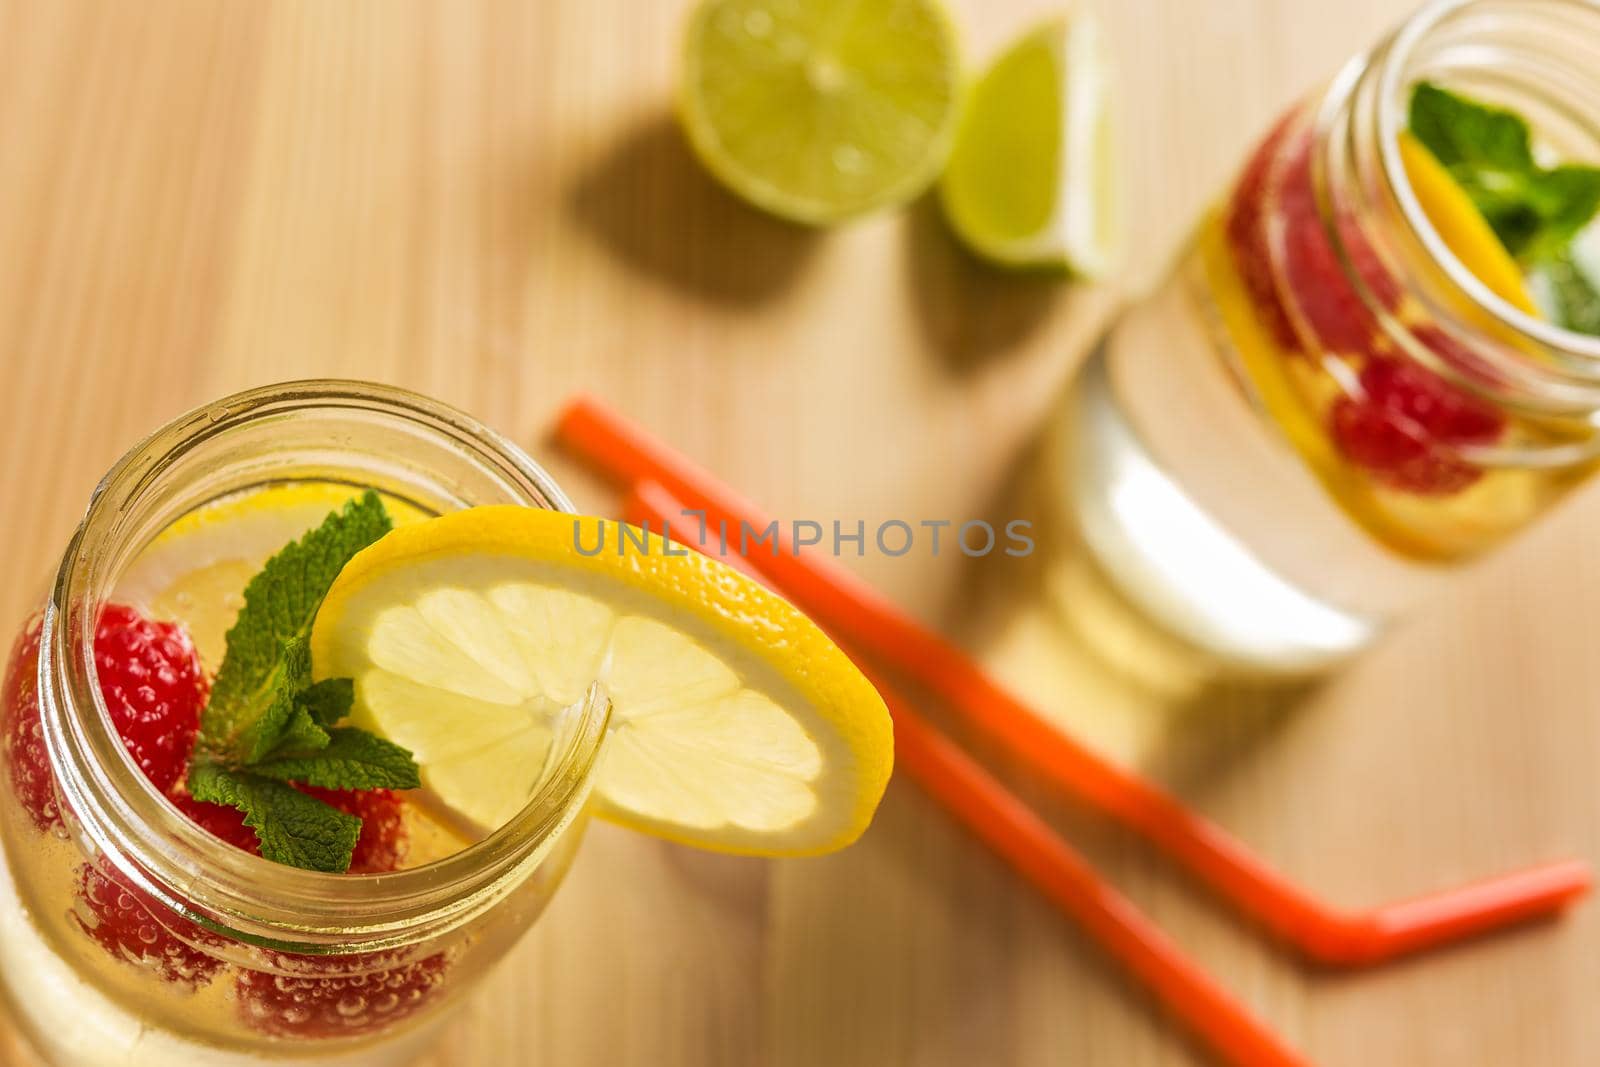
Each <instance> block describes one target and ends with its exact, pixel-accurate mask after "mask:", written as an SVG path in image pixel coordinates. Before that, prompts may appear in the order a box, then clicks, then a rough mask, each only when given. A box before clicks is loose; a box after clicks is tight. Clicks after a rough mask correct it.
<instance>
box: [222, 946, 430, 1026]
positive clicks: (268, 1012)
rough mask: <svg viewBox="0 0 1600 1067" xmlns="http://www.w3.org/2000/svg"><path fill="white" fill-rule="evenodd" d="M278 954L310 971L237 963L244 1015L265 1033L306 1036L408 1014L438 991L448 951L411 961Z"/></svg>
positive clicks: (384, 956) (237, 990)
mask: <svg viewBox="0 0 1600 1067" xmlns="http://www.w3.org/2000/svg"><path fill="white" fill-rule="evenodd" d="M281 958H282V959H283V960H284V962H285V963H286V965H287V964H293V965H295V966H296V967H297V969H304V972H305V973H302V974H273V973H269V972H267V971H240V972H239V978H238V983H237V985H236V986H235V995H236V996H237V997H238V1000H239V1015H240V1017H241V1018H242V1019H243V1020H244V1021H245V1023H246V1024H247V1025H248V1026H250V1027H251V1028H253V1029H255V1030H258V1031H260V1032H261V1033H264V1034H271V1035H273V1036H274V1037H290V1038H308V1039H320V1038H333V1037H356V1036H360V1035H366V1034H372V1033H376V1032H378V1031H380V1030H384V1029H387V1028H388V1027H390V1026H393V1025H394V1024H395V1023H398V1022H400V1021H401V1020H403V1019H406V1018H409V1017H410V1016H412V1015H414V1014H416V1013H417V1012H418V1011H419V1010H420V1009H422V1008H423V1007H425V1006H426V1005H427V1004H428V1003H429V1002H430V1001H431V1000H432V999H433V997H434V995H435V994H437V993H438V991H439V990H440V988H441V985H442V982H443V979H444V973H445V969H446V966H447V963H448V961H447V960H446V958H445V956H444V954H443V953H440V954H438V955H434V956H428V957H426V958H424V959H420V960H415V961H413V962H411V963H402V962H400V961H399V958H398V957H396V956H394V955H393V954H378V953H374V954H371V955H367V956H361V957H354V958H352V959H350V960H348V961H344V960H337V959H330V958H329V957H304V956H283V957H281ZM335 968H337V970H335ZM357 969H360V970H357ZM353 971H354V972H356V973H351V972H353Z"/></svg>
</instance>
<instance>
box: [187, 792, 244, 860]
mask: <svg viewBox="0 0 1600 1067" xmlns="http://www.w3.org/2000/svg"><path fill="white" fill-rule="evenodd" d="M172 802H173V803H174V804H176V805H177V806H178V810H179V811H181V812H183V813H184V814H185V815H187V816H188V817H189V821H190V822H192V823H194V824H195V825H196V826H198V827H200V828H201V829H202V830H204V831H206V832H207V833H209V834H210V835H211V836H212V837H216V838H220V839H221V840H223V841H226V842H227V843H228V844H230V845H232V846H233V847H235V848H242V849H244V850H245V851H246V852H249V853H251V854H252V855H257V856H259V855H260V854H261V842H260V841H259V840H258V839H257V838H256V832H255V831H254V830H252V829H251V828H250V827H248V826H246V825H245V824H244V812H242V811H240V810H239V809H238V808H231V807H229V806H228V805H226V804H208V803H206V802H205V801H203V800H196V799H194V798H193V797H191V796H188V795H179V796H175V797H173V798H172Z"/></svg>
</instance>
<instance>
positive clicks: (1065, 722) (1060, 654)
mask: <svg viewBox="0 0 1600 1067" xmlns="http://www.w3.org/2000/svg"><path fill="white" fill-rule="evenodd" d="M1053 448H1054V442H1053V440H1052V439H1051V438H1050V435H1049V434H1048V433H1046V434H1044V435H1042V436H1041V438H1040V440H1038V441H1036V442H1035V443H1034V445H1033V446H1032V447H1031V448H1030V449H1029V450H1028V453H1027V454H1026V455H1025V456H1024V457H1023V458H1022V460H1021V461H1020V462H1019V463H1018V465H1017V468H1016V470H1015V471H1014V473H1013V475H1012V477H1011V479H1010V480H1009V484H1007V485H1005V486H1003V487H1002V489H1001V491H1000V492H999V493H998V494H997V499H996V501H995V502H994V504H993V506H992V507H991V508H990V512H991V514H990V516H989V519H990V522H991V523H993V524H995V525H996V528H999V527H1000V526H1001V525H1003V524H1004V523H1005V522H1007V521H1009V520H1010V519H1013V518H1018V517H1020V518H1025V519H1029V520H1031V521H1032V522H1033V535H1034V538H1035V540H1036V542H1037V548H1036V550H1035V551H1034V552H1033V554H1032V555H1030V556H1028V557H1026V558H1022V559H1005V560H1003V561H1002V560H1000V559H997V558H996V557H995V556H993V555H991V556H986V557H982V558H978V559H971V560H967V561H966V562H967V563H968V564H969V566H968V569H967V573H966V574H965V575H964V578H963V586H962V592H961V602H962V605H963V611H962V613H961V617H962V619H963V625H964V628H965V630H966V631H967V632H966V633H965V635H964V636H966V638H967V639H968V640H969V641H973V642H982V643H983V648H982V651H983V653H984V655H985V657H986V658H987V659H988V660H989V661H990V662H991V663H992V664H993V666H994V667H995V669H996V671H997V672H998V673H999V674H1000V675H1001V677H1002V679H1003V680H1004V681H1006V682H1007V683H1008V684H1010V685H1011V686H1012V688H1013V689H1015V690H1016V691H1017V692H1018V693H1019V694H1021V695H1022V696H1023V697H1024V698H1025V699H1028V700H1030V701H1031V702H1032V703H1033V705H1034V706H1035V707H1036V708H1037V709H1038V710H1039V711H1040V712H1041V714H1043V715H1044V716H1045V717H1047V718H1048V719H1050V720H1051V721H1052V722H1053V723H1054V724H1055V725H1057V726H1059V727H1060V728H1061V729H1063V730H1064V731H1066V732H1068V733H1070V734H1071V735H1073V736H1074V737H1075V738H1077V739H1078V740H1080V741H1083V742H1084V743H1086V744H1088V745H1089V746H1090V747H1092V748H1095V749H1096V750H1098V751H1100V752H1102V753H1105V754H1107V755H1109V756H1111V757H1112V758H1114V759H1116V760H1118V761H1120V762H1123V763H1126V764H1129V765H1132V766H1136V767H1139V768H1140V769H1141V770H1143V771H1144V772H1146V773H1147V774H1149V775H1151V776H1152V777H1154V778H1157V779H1159V780H1161V781H1163V782H1165V783H1166V784H1167V786H1168V787H1169V788H1172V789H1174V790H1175V791H1177V792H1178V793H1180V794H1182V795H1187V796H1189V797H1190V798H1191V799H1194V798H1196V797H1197V796H1198V794H1200V793H1202V792H1203V791H1204V789H1205V787H1206V785H1207V783H1208V782H1209V781H1211V780H1213V779H1215V778H1217V777H1218V776H1223V775H1226V774H1228V773H1230V771H1231V770H1232V769H1234V768H1236V767H1238V766H1239V765H1240V764H1242V763H1244V762H1245V761H1248V760H1250V759H1252V758H1255V757H1256V756H1257V755H1259V752H1260V750H1262V749H1264V748H1265V747H1266V746H1267V745H1268V744H1269V743H1270V740H1271V739H1272V737H1273V736H1274V735H1275V734H1276V733H1277V732H1278V730H1279V728H1280V727H1282V726H1283V725H1284V724H1285V723H1286V722H1288V721H1289V720H1290V719H1291V718H1292V717H1293V713H1294V710H1295V709H1296V708H1298V707H1300V706H1302V705H1303V704H1304V703H1305V702H1306V700H1307V698H1308V697H1309V696H1310V695H1311V694H1312V693H1313V692H1314V691H1315V689H1316V684H1315V683H1314V682H1307V681H1298V680H1291V681H1252V680H1242V679H1240V678H1238V677H1236V676H1230V675H1229V674H1227V673H1226V672H1224V671H1222V670H1219V668H1218V666H1217V664H1216V663H1215V662H1214V661H1212V660H1210V659H1209V658H1208V657H1206V656H1205V655H1204V654H1203V653H1201V652H1200V651H1198V650H1197V649H1194V648H1192V647H1190V646H1187V645H1185V644H1183V643H1182V642H1180V641H1178V640H1177V639H1175V638H1173V637H1172V636H1171V635H1169V634H1168V633H1166V632H1165V631H1164V630H1162V629H1159V628H1158V627H1157V626H1155V625H1154V624H1152V623H1151V622H1150V621H1149V619H1148V618H1147V617H1146V616H1145V615H1144V614H1143V613H1142V612H1140V611H1139V610H1138V609H1137V608H1135V607H1134V606H1133V605H1132V604H1131V603H1130V602H1128V601H1127V600H1126V599H1125V598H1124V596H1123V595H1122V593H1121V592H1120V591H1119V589H1118V588H1117V587H1116V585H1115V584H1113V583H1112V582H1111V580H1110V579H1109V578H1108V577H1107V576H1106V575H1105V574H1104V573H1103V572H1102V571H1101V569H1100V567H1099V565H1098V564H1097V563H1096V562H1095V561H1094V560H1093V559H1092V558H1091V556H1090V554H1089V553H1088V552H1087V551H1086V550H1085V548H1084V546H1083V545H1082V544H1081V543H1080V542H1079V541H1078V540H1077V537H1076V534H1075V533H1074V532H1073V531H1072V530H1071V529H1070V528H1069V521H1068V520H1067V518H1066V517H1065V515H1064V514H1063V513H1062V510H1061V508H1060V506H1059V503H1058V501H1059V499H1060V497H1061V495H1062V492H1061V487H1060V486H1057V485H1054V484H1052V483H1053V481H1054V480H1055V479H1056V478H1058V477H1059V476H1060V475H1059V467H1058V466H1057V465H1056V464H1054V463H1053V462H1052V461H1051V454H1052V451H1053Z"/></svg>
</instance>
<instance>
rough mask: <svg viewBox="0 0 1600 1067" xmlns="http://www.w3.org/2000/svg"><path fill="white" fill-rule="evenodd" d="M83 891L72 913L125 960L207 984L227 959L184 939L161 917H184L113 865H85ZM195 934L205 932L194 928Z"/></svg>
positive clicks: (168, 975) (97, 939)
mask: <svg viewBox="0 0 1600 1067" xmlns="http://www.w3.org/2000/svg"><path fill="white" fill-rule="evenodd" d="M78 876H79V877H78V893H77V899H76V900H75V901H74V902H73V910H72V918H73V920H74V921H75V922H77V924H78V926H79V927H80V928H81V929H82V930H83V932H84V933H85V934H87V935H88V936H89V937H90V938H91V939H93V940H94V941H95V942H96V943H97V944H99V945H100V947H102V948H104V949H105V950H106V951H107V952H109V953H110V954H111V955H113V956H115V957H116V958H117V959H120V960H123V961H124V962H127V963H131V964H134V965H136V966H139V967H145V968H148V969H150V970H152V971H154V972H155V973H156V974H157V975H158V976H160V977H161V978H162V979H164V980H165V981H168V982H180V983H183V984H185V985H189V986H198V985H202V984H204V983H206V982H208V981H210V980H211V978H212V976H213V975H215V974H216V973H217V971H218V970H219V969H221V967H222V962H221V961H220V960H218V959H217V958H216V957H214V956H212V955H210V954H209V953H206V952H204V951H202V950H200V949H198V948H196V947H194V946H193V945H191V944H189V943H188V942H187V941H185V940H184V939H182V938H180V937H178V936H177V935H176V934H175V933H173V932H172V930H171V929H170V928H169V926H168V925H166V924H164V923H163V922H162V921H160V920H158V919H157V918H156V916H157V914H161V915H163V916H165V917H166V918H167V919H168V920H169V921H170V922H172V923H174V924H176V923H178V922H181V920H180V919H179V918H178V917H177V916H176V915H174V914H173V913H172V912H170V911H168V910H167V909H166V908H165V907H164V906H163V905H161V904H159V903H156V902H155V901H149V900H147V899H146V897H145V895H144V894H143V892H142V891H140V890H139V889H138V888H136V887H134V886H132V885H130V884H128V882H127V880H126V879H125V878H123V877H122V875H121V874H120V873H119V872H117V871H116V870H115V869H114V868H112V867H111V866H110V865H109V864H106V863H103V862H102V863H101V864H98V865H92V864H84V865H83V866H82V867H80V868H79V870H78ZM191 932H192V934H193V935H194V936H196V937H204V936H205V934H204V932H203V931H201V930H199V928H198V927H196V928H194V929H193V930H192V931H191Z"/></svg>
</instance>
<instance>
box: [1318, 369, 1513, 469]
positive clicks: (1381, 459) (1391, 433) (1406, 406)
mask: <svg viewBox="0 0 1600 1067" xmlns="http://www.w3.org/2000/svg"><path fill="white" fill-rule="evenodd" d="M1361 392H1362V395H1361V396H1353V395H1350V396H1343V397H1340V398H1339V399H1338V400H1337V401H1336V402H1335V403H1334V405H1333V408H1332V410H1331V412H1330V413H1329V420H1330V428H1329V431H1330V434H1331V436H1332V438H1333V441H1334V444H1335V445H1337V446H1338V448H1339V450H1340V451H1341V452H1342V453H1344V455H1345V457H1346V458H1348V459H1349V460H1350V461H1351V462H1352V463H1354V464H1355V465H1356V466H1358V467H1361V468H1362V469H1364V470H1366V471H1367V472H1368V473H1370V474H1371V475H1372V476H1373V477H1374V478H1375V479H1376V480H1378V481H1379V482H1382V483H1384V484H1385V485H1388V486H1389V487H1390V488H1393V489H1400V490H1404V491H1406V492H1410V493H1418V494H1421V495H1425V496H1444V495H1448V494H1451V493H1457V492H1460V491H1461V490H1463V489H1465V488H1467V487H1468V486H1469V485H1471V484H1472V483H1474V482H1476V481H1477V480H1478V479H1479V478H1480V477H1482V475H1483V471H1482V469H1481V468H1479V467H1476V466H1473V465H1472V464H1470V463H1467V462H1466V461H1465V460H1463V459H1461V458H1460V457H1459V456H1457V455H1455V454H1454V453H1453V452H1452V451H1451V447H1452V446H1460V445H1469V444H1488V443H1491V442H1493V441H1494V440H1495V439H1496V438H1497V437H1499V436H1500V434H1501V433H1502V432H1503V431H1504V429H1505V420H1504V418H1503V417H1502V416H1501V415H1500V413H1499V412H1497V411H1496V410H1494V409H1493V408H1491V407H1489V406H1487V405H1485V404H1483V403H1481V402H1479V401H1477V400H1475V399H1473V398H1472V397H1470V396H1468V395H1466V394H1465V393H1463V392H1461V391H1460V390H1458V389H1456V388H1454V387H1453V386H1451V385H1449V384H1448V383H1446V382H1445V381H1444V380H1442V379H1441V378H1439V377H1437V376H1436V375H1434V374H1432V373H1430V372H1428V371H1426V370H1424V369H1423V368H1421V367H1418V366H1416V365H1415V364H1412V363H1406V362H1403V361H1401V360H1397V359H1374V360H1371V361H1370V362H1368V363H1367V365H1366V366H1365V367H1364V368H1363V369H1362V371H1361Z"/></svg>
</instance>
